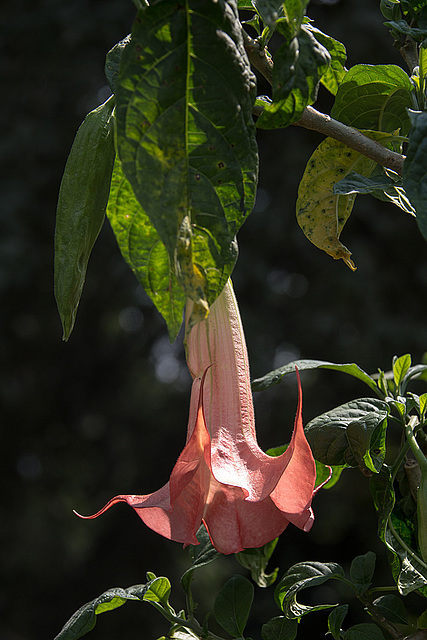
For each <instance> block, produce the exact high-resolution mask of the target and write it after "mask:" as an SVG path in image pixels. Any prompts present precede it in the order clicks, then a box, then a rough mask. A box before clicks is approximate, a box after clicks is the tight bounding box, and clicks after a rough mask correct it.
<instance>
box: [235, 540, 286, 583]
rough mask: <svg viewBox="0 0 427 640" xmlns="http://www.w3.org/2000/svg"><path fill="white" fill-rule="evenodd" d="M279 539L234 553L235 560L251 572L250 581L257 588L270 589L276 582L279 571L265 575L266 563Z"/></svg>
mask: <svg viewBox="0 0 427 640" xmlns="http://www.w3.org/2000/svg"><path fill="white" fill-rule="evenodd" d="M278 540H279V538H275V539H274V540H272V541H271V542H268V543H267V544H265V545H263V546H262V547H259V548H257V549H245V550H244V551H240V552H239V553H236V560H237V561H238V562H239V563H240V564H241V565H242V567H245V569H249V571H250V572H251V578H252V580H253V581H254V582H255V583H256V584H257V585H258V586H259V587H270V586H271V585H272V584H273V583H274V582H275V580H276V578H277V574H278V571H279V569H278V568H276V569H274V571H272V572H271V573H266V572H265V570H266V568H267V564H268V561H269V560H270V558H271V556H272V554H273V551H274V549H275V548H276V545H277V542H278Z"/></svg>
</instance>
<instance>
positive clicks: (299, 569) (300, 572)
mask: <svg viewBox="0 0 427 640" xmlns="http://www.w3.org/2000/svg"><path fill="white" fill-rule="evenodd" d="M343 577H344V570H343V568H342V567H341V566H340V565H339V564H335V563H334V562H327V563H322V562H299V563H298V564H295V565H294V566H293V567H291V568H290V569H288V571H287V572H286V573H285V574H284V576H283V577H282V579H281V580H280V582H279V584H278V585H277V587H276V589H275V592H274V599H275V601H276V604H277V606H278V607H279V608H280V609H281V610H282V611H283V612H284V614H285V615H286V616H287V617H288V618H300V617H301V616H303V615H305V614H307V613H310V611H320V610H321V609H330V608H331V607H335V606H336V605H335V604H320V605H315V606H308V605H304V604H300V603H299V602H297V599H296V598H297V595H298V594H299V592H300V591H302V590H303V589H307V588H308V587H315V586H318V585H320V584H323V583H324V582H326V581H327V580H330V579H332V578H334V579H338V580H340V579H342V578H343Z"/></svg>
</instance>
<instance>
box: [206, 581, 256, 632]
mask: <svg viewBox="0 0 427 640" xmlns="http://www.w3.org/2000/svg"><path fill="white" fill-rule="evenodd" d="M253 599H254V587H253V584H252V583H251V582H249V580H248V579H247V578H244V577H243V576H240V575H235V576H233V577H232V578H230V580H227V582H226V583H225V585H224V586H223V588H222V589H221V591H220V592H219V594H218V595H217V597H216V600H215V604H214V609H213V611H214V616H215V619H216V621H217V622H218V624H220V625H221V627H222V628H223V629H225V631H227V633H229V634H230V635H231V636H233V637H234V638H241V637H243V632H244V630H245V627H246V623H247V621H248V617H249V612H250V610H251V606H252V601H253Z"/></svg>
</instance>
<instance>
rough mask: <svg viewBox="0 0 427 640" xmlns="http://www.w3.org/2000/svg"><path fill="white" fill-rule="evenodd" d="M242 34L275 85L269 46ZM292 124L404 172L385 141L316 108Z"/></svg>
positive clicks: (251, 58)
mask: <svg viewBox="0 0 427 640" xmlns="http://www.w3.org/2000/svg"><path fill="white" fill-rule="evenodd" d="M242 33H243V40H244V45H245V49H246V53H247V54H248V58H249V61H250V63H251V64H252V65H253V66H254V67H255V69H257V70H258V71H259V72H260V73H261V74H262V75H263V76H264V78H265V79H266V80H267V81H268V82H269V83H270V84H272V81H273V67H274V63H273V60H272V58H271V56H270V55H269V54H268V53H267V51H266V49H262V48H261V47H260V45H259V43H258V42H257V41H256V40H254V39H253V38H251V37H250V36H249V35H248V34H247V33H246V32H245V30H244V29H242ZM260 112H261V110H260V109H258V110H257V112H256V115H259V114H260ZM293 124H294V125H295V126H298V127H304V128H305V129H312V130H314V131H318V132H319V133H322V134H323V135H325V136H328V137H330V138H335V140H339V141H340V142H342V143H344V144H346V145H347V146H348V147H350V148H351V149H355V151H358V152H359V153H362V154H363V155H364V156H366V157H368V158H370V159H371V160H374V162H377V163H378V164H380V165H382V166H383V167H388V168H389V169H392V170H393V171H395V172H396V173H398V174H399V175H402V168H403V162H404V160H405V156H403V155H401V154H400V153H396V152H394V151H390V150H389V149H386V148H385V147H383V146H382V144H380V143H379V142H376V141H375V140H371V139H370V138H367V137H366V136H365V135H363V133H361V132H360V131H358V130H357V129H354V128H353V127H348V126H347V125H345V124H343V123H342V122H338V120H334V119H333V118H331V117H330V116H328V115H327V114H325V113H320V111H316V109H313V107H306V108H305V109H304V111H303V114H302V116H301V118H300V119H299V120H298V122H294V123H293Z"/></svg>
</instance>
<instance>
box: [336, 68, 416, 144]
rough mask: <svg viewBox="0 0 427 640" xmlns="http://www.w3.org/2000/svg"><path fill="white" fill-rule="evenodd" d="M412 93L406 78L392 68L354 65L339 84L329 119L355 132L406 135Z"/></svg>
mask: <svg viewBox="0 0 427 640" xmlns="http://www.w3.org/2000/svg"><path fill="white" fill-rule="evenodd" d="M412 89H413V87H412V84H411V81H410V79H409V77H408V75H407V74H406V73H405V72H404V71H403V69H401V68H400V67H398V66H396V65H392V64H389V65H369V64H358V65H355V66H354V67H351V69H349V71H348V72H347V73H346V75H345V78H344V80H343V82H342V83H341V84H340V86H339V88H338V91H337V95H336V98H335V103H334V105H333V107H332V110H331V116H332V117H333V118H335V119H336V120H339V121H340V122H343V123H344V124H347V125H349V126H351V127H355V128H356V129H372V130H375V131H385V132H389V133H393V132H396V131H397V130H400V132H401V134H402V135H406V133H407V132H408V130H409V127H410V121H409V117H408V113H407V109H408V108H410V107H411V106H412V100H411V91H412Z"/></svg>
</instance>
